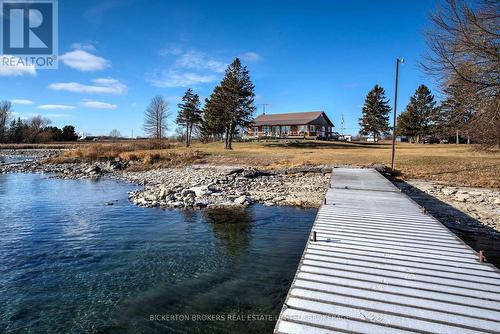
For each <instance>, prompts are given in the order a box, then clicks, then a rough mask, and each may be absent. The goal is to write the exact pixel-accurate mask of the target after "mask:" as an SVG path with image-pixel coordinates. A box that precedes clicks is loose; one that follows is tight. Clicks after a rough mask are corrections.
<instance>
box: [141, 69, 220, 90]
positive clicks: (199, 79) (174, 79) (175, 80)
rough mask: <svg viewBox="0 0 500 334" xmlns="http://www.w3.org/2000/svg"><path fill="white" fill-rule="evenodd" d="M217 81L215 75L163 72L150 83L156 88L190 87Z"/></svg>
mask: <svg viewBox="0 0 500 334" xmlns="http://www.w3.org/2000/svg"><path fill="white" fill-rule="evenodd" d="M216 79H217V77H216V76H215V75H211V74H207V75H203V74H197V73H192V72H183V73H179V72H176V71H172V70H171V71H167V72H162V73H161V74H160V75H158V76H157V77H156V78H153V79H150V80H149V81H150V82H151V84H152V85H153V86H156V87H190V86H196V85H198V84H204V83H210V82H213V81H215V80H216Z"/></svg>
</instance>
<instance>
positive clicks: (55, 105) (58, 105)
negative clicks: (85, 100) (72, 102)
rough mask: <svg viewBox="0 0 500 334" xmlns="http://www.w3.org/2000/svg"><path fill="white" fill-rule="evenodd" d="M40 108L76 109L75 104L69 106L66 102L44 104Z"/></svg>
mask: <svg viewBox="0 0 500 334" xmlns="http://www.w3.org/2000/svg"><path fill="white" fill-rule="evenodd" d="M37 108H38V109H44V110H71V109H75V107H74V106H69V105H66V104H42V105H39V106H38V107H37Z"/></svg>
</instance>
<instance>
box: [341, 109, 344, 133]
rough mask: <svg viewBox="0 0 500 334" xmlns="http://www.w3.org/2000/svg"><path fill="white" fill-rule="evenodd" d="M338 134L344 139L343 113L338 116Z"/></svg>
mask: <svg viewBox="0 0 500 334" xmlns="http://www.w3.org/2000/svg"><path fill="white" fill-rule="evenodd" d="M340 134H341V135H342V137H344V113H342V114H341V115H340Z"/></svg>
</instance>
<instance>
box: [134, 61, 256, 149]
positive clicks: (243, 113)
mask: <svg viewBox="0 0 500 334" xmlns="http://www.w3.org/2000/svg"><path fill="white" fill-rule="evenodd" d="M254 90H255V86H254V85H253V83H252V81H251V80H250V74H249V71H248V69H247V67H246V66H244V65H242V64H241V61H240V60H239V59H238V58H236V59H235V60H234V61H233V62H232V63H231V64H230V65H228V67H227V69H226V71H225V74H224V78H223V79H222V81H221V82H220V83H219V84H218V85H217V86H216V87H215V88H214V90H213V91H212V93H211V94H210V97H208V98H206V99H205V103H204V106H203V107H201V103H200V97H199V96H198V94H196V93H195V92H194V91H193V90H192V89H191V88H189V89H188V90H187V91H186V93H185V94H184V96H183V97H182V101H181V103H179V104H178V105H177V106H178V108H179V110H178V113H177V117H176V119H175V122H176V124H177V125H178V127H179V129H181V133H182V135H183V137H184V141H185V144H186V146H190V145H191V142H192V138H193V135H196V136H197V137H199V138H200V139H201V140H202V141H205V142H207V141H216V140H224V148H225V149H232V142H233V139H234V137H235V136H236V135H238V134H239V133H240V132H241V131H242V129H244V128H246V127H247V126H249V125H250V124H251V123H252V121H253V116H252V115H253V113H254V112H255V106H254V97H255V93H254ZM169 116H170V113H169V109H168V104H167V102H166V101H165V99H164V98H163V97H162V96H155V97H154V98H153V99H152V100H151V103H150V104H149V106H148V108H147V109H146V112H145V121H144V131H145V132H146V133H147V134H148V135H149V137H151V138H153V139H156V140H161V139H162V138H164V137H165V132H166V130H167V119H168V117H169Z"/></svg>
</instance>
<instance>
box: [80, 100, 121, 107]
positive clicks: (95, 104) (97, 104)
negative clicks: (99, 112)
mask: <svg viewBox="0 0 500 334" xmlns="http://www.w3.org/2000/svg"><path fill="white" fill-rule="evenodd" d="M81 105H82V106H83V107H87V108H92V109H116V108H118V106H117V105H116V104H111V103H107V102H99V101H92V100H83V101H82V103H81Z"/></svg>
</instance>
